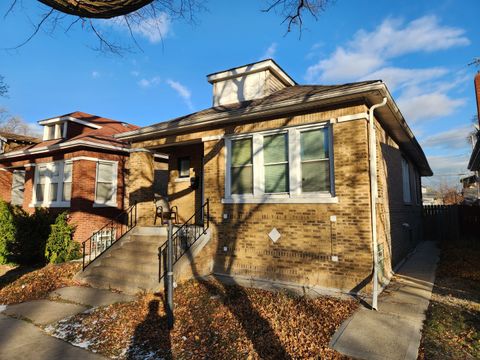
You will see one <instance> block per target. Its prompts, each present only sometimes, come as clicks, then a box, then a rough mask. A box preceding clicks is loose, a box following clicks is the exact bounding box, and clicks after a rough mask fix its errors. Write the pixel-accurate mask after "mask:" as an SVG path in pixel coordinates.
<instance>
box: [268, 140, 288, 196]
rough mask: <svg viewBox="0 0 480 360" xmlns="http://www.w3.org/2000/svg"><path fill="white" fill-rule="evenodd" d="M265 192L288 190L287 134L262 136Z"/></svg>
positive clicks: (274, 192) (276, 192)
mask: <svg viewBox="0 0 480 360" xmlns="http://www.w3.org/2000/svg"><path fill="white" fill-rule="evenodd" d="M263 165H264V174H265V194H278V193H285V194H287V193H288V192H289V179H288V137H287V134H278V135H269V136H264V137H263Z"/></svg>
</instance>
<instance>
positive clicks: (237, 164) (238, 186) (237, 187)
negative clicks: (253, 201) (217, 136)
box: [230, 137, 253, 194]
mask: <svg viewBox="0 0 480 360" xmlns="http://www.w3.org/2000/svg"><path fill="white" fill-rule="evenodd" d="M252 152H253V150H252V138H251V137H249V138H245V139H238V140H233V141H232V142H231V153H232V155H231V161H230V163H231V166H230V176H231V179H232V182H231V193H232V194H253V156H252Z"/></svg>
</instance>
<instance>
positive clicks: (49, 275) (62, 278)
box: [0, 262, 82, 305]
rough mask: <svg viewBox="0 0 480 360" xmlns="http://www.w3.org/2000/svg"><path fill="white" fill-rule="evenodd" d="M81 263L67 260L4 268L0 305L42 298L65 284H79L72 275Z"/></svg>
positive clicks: (78, 269)
mask: <svg viewBox="0 0 480 360" xmlns="http://www.w3.org/2000/svg"><path fill="white" fill-rule="evenodd" d="M81 267H82V264H80V263H78V262H68V263H63V264H59V265H54V264H49V265H47V266H44V267H42V268H40V269H35V268H32V267H18V268H10V269H8V268H6V266H5V265H4V266H3V268H4V269H3V271H2V272H4V274H2V275H0V305H1V304H3V305H10V304H17V303H21V302H24V301H29V300H37V299H43V298H46V297H47V296H48V294H49V293H50V292H52V291H53V290H56V289H58V288H61V287H65V286H73V285H80V284H79V283H78V282H77V281H75V280H73V276H74V275H75V274H76V273H77V272H78V271H80V269H81Z"/></svg>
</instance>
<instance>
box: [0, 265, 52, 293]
mask: <svg viewBox="0 0 480 360" xmlns="http://www.w3.org/2000/svg"><path fill="white" fill-rule="evenodd" d="M44 266H45V265H40V264H39V265H20V266H17V267H15V268H13V269H11V270H7V271H6V272H5V273H3V274H2V272H1V268H0V274H2V275H0V289H3V288H4V287H6V286H7V285H9V284H11V283H13V282H14V281H15V280H17V279H19V278H21V277H22V276H23V275H25V274H28V273H29V272H32V271H35V270H38V269H40V268H42V267H44Z"/></svg>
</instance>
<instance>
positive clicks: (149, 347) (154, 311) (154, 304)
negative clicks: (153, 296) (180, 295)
mask: <svg viewBox="0 0 480 360" xmlns="http://www.w3.org/2000/svg"><path fill="white" fill-rule="evenodd" d="M160 301H161V300H160V298H159V300H152V301H150V303H149V304H148V314H147V316H146V318H145V319H144V320H143V321H142V322H141V323H140V324H139V325H138V326H137V327H136V329H135V333H134V335H133V338H132V342H131V344H130V347H129V349H128V351H127V354H126V358H127V359H128V360H140V359H145V358H147V357H148V356H149V354H153V353H155V354H156V355H159V356H161V357H162V358H163V359H172V351H171V349H172V344H171V339H170V331H169V329H168V324H167V317H166V316H165V315H163V316H160V315H159V309H160ZM162 303H163V301H162Z"/></svg>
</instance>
